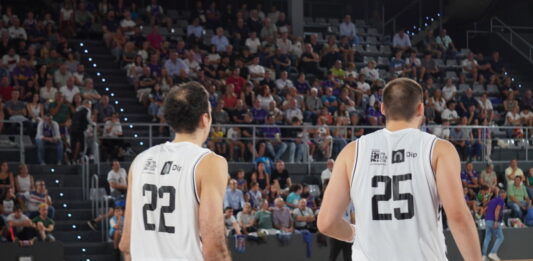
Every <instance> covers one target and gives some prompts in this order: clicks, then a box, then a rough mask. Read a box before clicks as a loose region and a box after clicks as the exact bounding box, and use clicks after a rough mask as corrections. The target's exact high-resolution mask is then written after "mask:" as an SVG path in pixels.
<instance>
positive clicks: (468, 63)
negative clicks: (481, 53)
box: [461, 52, 479, 82]
mask: <svg viewBox="0 0 533 261" xmlns="http://www.w3.org/2000/svg"><path fill="white" fill-rule="evenodd" d="M461 67H462V68H463V73H469V74H470V75H472V79H474V82H476V81H477V80H478V78H477V75H478V70H479V65H478V63H477V61H476V60H475V59H474V53H472V52H470V53H468V55H467V56H466V59H464V60H463V61H462V62H461Z"/></svg>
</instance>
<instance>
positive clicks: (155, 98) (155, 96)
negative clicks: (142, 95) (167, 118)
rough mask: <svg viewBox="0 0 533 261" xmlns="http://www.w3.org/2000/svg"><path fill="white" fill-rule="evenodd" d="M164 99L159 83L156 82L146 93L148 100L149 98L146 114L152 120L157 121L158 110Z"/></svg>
mask: <svg viewBox="0 0 533 261" xmlns="http://www.w3.org/2000/svg"><path fill="white" fill-rule="evenodd" d="M164 99H165V94H164V93H163V91H162V90H161V85H159V84H156V85H155V86H154V89H152V91H151V92H150V94H149V95H148V100H150V105H148V114H150V116H152V122H157V117H158V116H159V110H160V108H161V107H162V106H163V101H164Z"/></svg>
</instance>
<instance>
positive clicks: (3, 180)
mask: <svg viewBox="0 0 533 261" xmlns="http://www.w3.org/2000/svg"><path fill="white" fill-rule="evenodd" d="M9 188H13V189H14V188H15V178H14V176H13V172H11V171H10V170H9V165H7V161H3V162H2V164H0V196H3V195H4V194H5V193H6V192H7V190H8V189H9Z"/></svg>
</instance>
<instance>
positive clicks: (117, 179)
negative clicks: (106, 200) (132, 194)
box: [107, 160, 128, 199]
mask: <svg viewBox="0 0 533 261" xmlns="http://www.w3.org/2000/svg"><path fill="white" fill-rule="evenodd" d="M107 182H108V183H109V191H110V194H111V196H112V197H113V198H115V199H119V198H120V197H121V196H123V195H125V194H126V190H127V189H128V175H127V174H126V170H125V169H124V168H122V167H120V162H118V160H114V161H113V163H112V165H111V170H110V171H109V172H108V173H107Z"/></svg>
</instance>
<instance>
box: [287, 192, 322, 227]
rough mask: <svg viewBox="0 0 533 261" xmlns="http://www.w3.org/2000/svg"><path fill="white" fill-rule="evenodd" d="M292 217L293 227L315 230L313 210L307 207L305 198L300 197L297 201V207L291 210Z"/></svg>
mask: <svg viewBox="0 0 533 261" xmlns="http://www.w3.org/2000/svg"><path fill="white" fill-rule="evenodd" d="M292 216H293V218H294V228H295V229H297V230H304V229H307V230H309V231H310V232H313V233H314V232H316V231H317V230H316V227H315V226H314V224H313V223H314V222H315V220H316V218H315V214H314V213H313V210H312V209H310V208H308V207H307V199H305V198H302V199H300V201H298V207H297V208H295V209H293V210H292Z"/></svg>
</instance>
